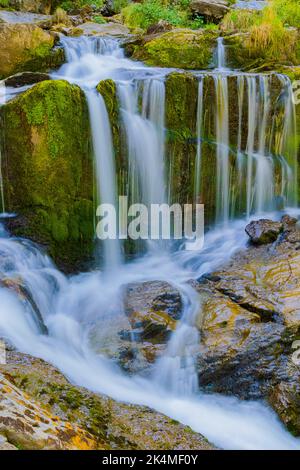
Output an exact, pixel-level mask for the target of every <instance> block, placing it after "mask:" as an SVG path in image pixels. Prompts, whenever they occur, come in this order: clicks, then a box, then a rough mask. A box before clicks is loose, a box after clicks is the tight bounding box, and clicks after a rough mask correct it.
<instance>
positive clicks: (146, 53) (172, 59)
mask: <svg viewBox="0 0 300 470" xmlns="http://www.w3.org/2000/svg"><path fill="white" fill-rule="evenodd" d="M215 40H216V33H215V32H214V31H197V32H196V31H191V30H189V29H183V30H173V31H170V32H167V33H164V34H162V35H160V36H158V37H156V38H154V39H152V40H150V41H148V42H142V43H136V44H133V45H132V46H130V45H129V46H128V47H127V50H129V51H130V49H131V51H132V55H133V58H135V59H138V60H143V61H144V62H146V63H147V64H148V65H154V66H160V67H175V68H183V69H191V70H192V69H205V68H207V67H209V66H210V64H211V62H212V58H213V52H214V48H215V45H216V44H215Z"/></svg>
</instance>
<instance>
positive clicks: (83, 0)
mask: <svg viewBox="0 0 300 470" xmlns="http://www.w3.org/2000/svg"><path fill="white" fill-rule="evenodd" d="M56 4H57V5H59V6H60V7H61V8H63V9H64V10H66V11H70V10H74V9H76V8H83V7H85V6H91V5H94V6H95V7H97V8H101V7H102V6H103V4H104V0H64V1H62V2H61V1H57V2H56Z"/></svg>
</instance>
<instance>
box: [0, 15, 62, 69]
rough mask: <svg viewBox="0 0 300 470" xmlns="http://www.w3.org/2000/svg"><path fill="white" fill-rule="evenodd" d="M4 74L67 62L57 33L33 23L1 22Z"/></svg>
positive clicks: (0, 66)
mask: <svg viewBox="0 0 300 470" xmlns="http://www.w3.org/2000/svg"><path fill="white" fill-rule="evenodd" d="M0 43H1V48H0V78H5V77H8V76H9V75H12V74H14V73H17V72H24V71H30V72H35V71H38V72H46V71H48V70H50V69H52V68H55V67H58V66H60V65H61V64H62V63H63V62H64V52H63V50H62V49H60V48H55V47H54V45H55V39H54V36H53V35H51V34H49V33H48V32H46V31H44V30H42V29H41V28H39V27H38V26H36V25H33V24H6V23H1V24H0Z"/></svg>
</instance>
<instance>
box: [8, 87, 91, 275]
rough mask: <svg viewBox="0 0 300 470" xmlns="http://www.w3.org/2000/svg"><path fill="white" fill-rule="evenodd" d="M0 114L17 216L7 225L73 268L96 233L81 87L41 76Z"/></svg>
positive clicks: (11, 206) (12, 207)
mask: <svg viewBox="0 0 300 470" xmlns="http://www.w3.org/2000/svg"><path fill="white" fill-rule="evenodd" d="M0 118H1V120H2V128H3V132H4V139H3V143H4V144H5V145H4V148H3V149H2V155H3V156H4V158H3V178H4V187H5V203H6V207H7V210H9V211H11V212H15V213H17V214H18V216H19V217H17V218H16V219H10V220H9V227H10V229H11V230H12V231H13V232H14V233H15V234H17V235H21V236H22V235H23V236H26V237H28V238H31V239H33V240H34V241H37V242H39V243H43V244H44V245H45V246H47V248H48V249H49V253H50V254H51V255H52V257H53V258H54V260H55V261H56V262H58V263H59V264H60V266H61V267H62V268H65V269H66V270H68V269H69V268H70V269H71V268H72V265H73V263H75V264H76V263H77V262H78V261H79V260H82V259H84V258H85V257H86V256H89V255H90V253H91V251H92V239H93V164H92V158H91V155H90V144H89V142H90V129H89V118H88V110H87V105H86V100H85V97H84V94H83V92H82V91H81V90H80V88H79V87H77V86H74V85H70V84H69V83H67V82H65V81H58V80H57V81H44V82H41V83H38V84H37V85H35V86H33V87H32V88H31V89H30V90H28V91H27V92H25V93H24V94H22V95H20V96H18V97H17V98H15V99H14V100H13V101H10V102H9V103H8V104H6V105H5V106H3V107H2V108H1V111H0ZM70 123H72V125H70ZM16 181H17V182H18V183H17V184H16ZM73 268H74V266H73Z"/></svg>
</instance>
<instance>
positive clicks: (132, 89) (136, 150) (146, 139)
mask: <svg viewBox="0 0 300 470" xmlns="http://www.w3.org/2000/svg"><path fill="white" fill-rule="evenodd" d="M148 86H149V87H150V89H149V92H148V93H146V94H145V96H144V98H146V99H144V103H143V108H144V110H145V109H147V107H148V106H147V104H149V105H150V107H149V119H147V118H146V117H143V116H142V115H141V114H140V113H139V112H138V88H137V87H136V86H134V84H132V83H121V84H119V87H118V90H119V96H120V106H121V111H122V118H123V122H124V127H125V134H126V140H127V147H128V160H129V166H130V168H131V169H132V175H131V177H133V178H134V180H137V181H138V187H139V188H140V191H139V192H136V194H137V195H138V196H139V199H137V202H140V203H143V204H146V205H147V206H149V205H150V204H151V203H152V204H161V203H163V202H164V201H165V188H164V160H163V157H164V155H163V148H164V145H163V141H162V137H163V132H164V128H163V123H162V122H159V121H160V120H161V114H160V113H159V111H163V109H161V106H163V105H164V85H163V83H157V82H156V80H153V81H152V83H151V84H150V85H148ZM152 97H153V98H154V99H151V98H152ZM155 103H159V104H160V106H159V107H158V108H157V109H156V112H154V106H155ZM134 169H136V170H137V175H136V177H134V173H135V172H134Z"/></svg>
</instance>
